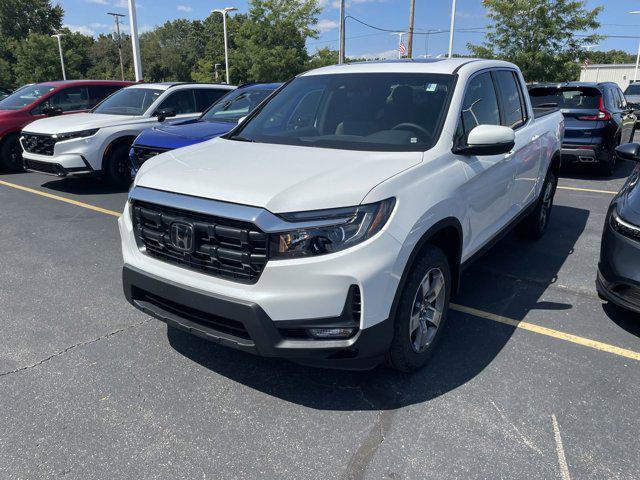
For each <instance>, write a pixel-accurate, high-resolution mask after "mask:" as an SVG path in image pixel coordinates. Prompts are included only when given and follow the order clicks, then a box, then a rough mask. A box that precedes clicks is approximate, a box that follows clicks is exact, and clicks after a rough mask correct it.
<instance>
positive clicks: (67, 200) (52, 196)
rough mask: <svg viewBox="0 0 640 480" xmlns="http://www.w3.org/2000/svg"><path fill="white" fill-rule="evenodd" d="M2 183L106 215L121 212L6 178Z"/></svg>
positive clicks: (117, 214) (0, 183)
mask: <svg viewBox="0 0 640 480" xmlns="http://www.w3.org/2000/svg"><path fill="white" fill-rule="evenodd" d="M0 185H5V186H7V187H11V188H16V189H18V190H23V191H25V192H29V193H35V194H36V195H40V196H42V197H47V198H51V199H53V200H58V201H59V202H64V203H70V204H71V205H75V206H77V207H82V208H86V209H89V210H93V211H95V212H100V213H104V214H106V215H112V216H114V217H119V216H120V212H115V211H113V210H107V209H106V208H101V207H96V206H95V205H89V204H88V203H83V202H78V201H77V200H71V199H70V198H66V197H60V196H58V195H53V194H52V193H48V192H43V191H42V190H36V189H33V188H29V187H23V186H22V185H16V184H15V183H10V182H5V181H4V180H0Z"/></svg>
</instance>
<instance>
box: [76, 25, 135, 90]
mask: <svg viewBox="0 0 640 480" xmlns="http://www.w3.org/2000/svg"><path fill="white" fill-rule="evenodd" d="M130 45H131V38H130V37H129V36H128V35H125V34H122V60H123V64H124V77H125V80H134V79H135V75H134V73H133V53H132V52H131V48H130ZM90 57H91V59H92V62H91V63H92V65H91V68H90V69H89V71H88V72H87V78H97V79H105V80H120V79H121V75H120V58H119V56H118V45H117V43H116V39H115V38H114V37H113V36H111V35H103V34H100V35H98V37H97V38H96V39H94V42H93V44H92V45H91V53H90Z"/></svg>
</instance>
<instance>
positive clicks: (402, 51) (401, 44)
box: [398, 42, 407, 55]
mask: <svg viewBox="0 0 640 480" xmlns="http://www.w3.org/2000/svg"><path fill="white" fill-rule="evenodd" d="M398 51H399V52H400V55H404V54H405V53H407V49H406V48H405V46H404V43H402V42H400V45H398Z"/></svg>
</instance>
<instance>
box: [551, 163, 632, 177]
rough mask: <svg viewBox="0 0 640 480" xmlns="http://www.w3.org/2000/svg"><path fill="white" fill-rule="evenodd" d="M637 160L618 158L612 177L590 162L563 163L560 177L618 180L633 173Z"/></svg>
mask: <svg viewBox="0 0 640 480" xmlns="http://www.w3.org/2000/svg"><path fill="white" fill-rule="evenodd" d="M635 165H636V164H635V162H627V161H625V160H618V162H617V163H616V166H615V168H614V171H613V175H611V176H610V177H605V176H603V175H602V174H601V173H600V172H599V171H598V168H597V166H595V165H593V164H589V163H583V164H580V163H574V164H571V165H563V166H562V170H561V171H560V177H562V178H571V179H574V180H602V181H607V180H616V179H620V178H627V177H628V176H629V175H630V174H631V170H633V167H635Z"/></svg>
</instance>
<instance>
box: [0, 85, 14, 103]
mask: <svg viewBox="0 0 640 480" xmlns="http://www.w3.org/2000/svg"><path fill="white" fill-rule="evenodd" d="M11 93H12V91H11V90H10V89H8V88H5V87H0V100H2V99H3V98H7V97H8V96H9V95H11Z"/></svg>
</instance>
